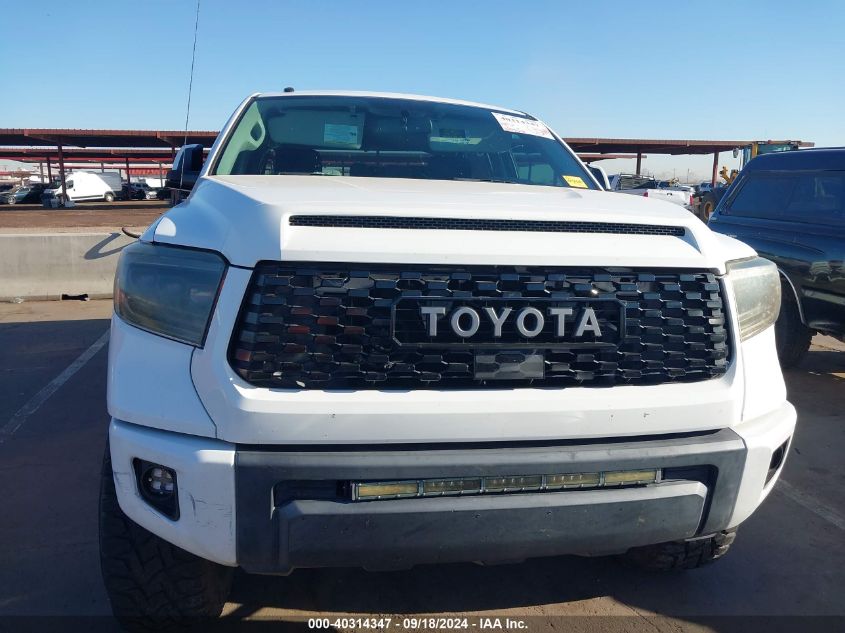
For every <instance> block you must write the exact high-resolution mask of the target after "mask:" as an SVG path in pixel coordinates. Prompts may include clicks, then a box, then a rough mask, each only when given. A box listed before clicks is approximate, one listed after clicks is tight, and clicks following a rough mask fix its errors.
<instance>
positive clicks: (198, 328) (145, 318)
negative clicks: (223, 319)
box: [114, 242, 226, 347]
mask: <svg viewBox="0 0 845 633" xmlns="http://www.w3.org/2000/svg"><path fill="white" fill-rule="evenodd" d="M225 271H226V262H225V261H224V260H223V258H222V257H221V256H220V255H218V254H216V253H210V252H207V251H198V250H192V249H187V248H178V247H174V246H162V245H153V244H147V243H143V242H135V243H134V244H131V245H130V246H127V247H126V248H124V249H123V252H122V253H121V255H120V262H119V263H118V265H117V274H116V275H115V278H114V310H115V312H116V313H117V314H118V316H120V318H122V319H123V320H124V321H126V322H127V323H131V324H132V325H134V326H136V327H139V328H141V329H143V330H147V331H149V332H152V333H154V334H160V335H161V336H166V337H168V338H172V339H176V340H177V341H182V342H183V343H188V344H190V345H195V346H197V347H202V345H203V343H204V342H205V333H206V329H207V327H208V320H209V318H210V317H211V310H212V308H213V307H214V302H215V300H216V299H217V291H218V290H219V289H220V284H221V282H222V281H223V274H224V273H225Z"/></svg>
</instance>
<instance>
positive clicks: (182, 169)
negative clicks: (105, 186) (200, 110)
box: [179, 0, 200, 189]
mask: <svg viewBox="0 0 845 633" xmlns="http://www.w3.org/2000/svg"><path fill="white" fill-rule="evenodd" d="M199 23H200V0H197V16H196V19H195V20H194V48H193V50H192V51H191V76H190V79H189V80H188V107H187V108H186V109H185V140H184V141H182V147H185V145H187V144H188V120H189V118H190V116H191V91H192V90H193V87H194V61H195V60H196V58H197V30H198V29H199ZM184 174H185V157H184V156H183V157H182V165H181V166H180V169H179V188H180V189H181V188H182V177H183V176H184Z"/></svg>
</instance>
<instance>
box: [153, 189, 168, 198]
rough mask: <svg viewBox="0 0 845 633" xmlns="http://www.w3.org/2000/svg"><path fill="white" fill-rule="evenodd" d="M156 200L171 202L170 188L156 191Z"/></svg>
mask: <svg viewBox="0 0 845 633" xmlns="http://www.w3.org/2000/svg"><path fill="white" fill-rule="evenodd" d="M156 200H170V187H162V188H161V189H156Z"/></svg>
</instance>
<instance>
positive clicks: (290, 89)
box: [284, 86, 293, 92]
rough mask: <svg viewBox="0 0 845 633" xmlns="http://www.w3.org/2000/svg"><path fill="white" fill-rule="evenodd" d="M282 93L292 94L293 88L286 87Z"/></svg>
mask: <svg viewBox="0 0 845 633" xmlns="http://www.w3.org/2000/svg"><path fill="white" fill-rule="evenodd" d="M284 92H293V86H286V87H285V89H284Z"/></svg>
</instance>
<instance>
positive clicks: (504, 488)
mask: <svg viewBox="0 0 845 633" xmlns="http://www.w3.org/2000/svg"><path fill="white" fill-rule="evenodd" d="M542 485H543V476H542V475H533V476H528V477H485V478H484V490H488V491H490V492H523V491H528V490H539V489H540V486H542Z"/></svg>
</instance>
